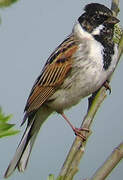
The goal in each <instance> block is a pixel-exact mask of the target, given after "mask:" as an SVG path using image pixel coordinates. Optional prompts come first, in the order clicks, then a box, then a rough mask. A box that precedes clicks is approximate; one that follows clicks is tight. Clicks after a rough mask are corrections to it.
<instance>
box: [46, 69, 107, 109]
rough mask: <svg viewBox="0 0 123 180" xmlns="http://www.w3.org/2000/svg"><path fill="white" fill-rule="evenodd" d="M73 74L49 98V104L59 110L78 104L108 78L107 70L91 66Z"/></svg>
mask: <svg viewBox="0 0 123 180" xmlns="http://www.w3.org/2000/svg"><path fill="white" fill-rule="evenodd" d="M73 74H74V75H73V76H71V77H70V78H67V79H66V80H65V82H64V83H63V85H62V86H61V87H60V89H58V90H57V91H56V92H55V93H54V94H53V95H52V96H51V97H50V98H49V102H48V103H47V105H48V106H50V107H51V108H52V109H53V110H55V111H57V112H62V111H63V110H65V109H68V108H70V107H72V106H74V105H76V104H78V103H79V102H80V100H81V99H82V98H84V97H86V96H88V95H90V94H92V93H93V92H95V91H96V90H98V89H99V88H100V87H101V85H102V84H103V83H104V82H105V81H106V78H107V76H106V73H105V72H103V73H102V71H99V70H98V71H97V69H96V70H95V69H89V68H88V70H87V69H86V71H85V70H84V69H82V70H80V72H79V71H78V72H77V73H76V75H75V73H73ZM102 75H103V76H102Z"/></svg>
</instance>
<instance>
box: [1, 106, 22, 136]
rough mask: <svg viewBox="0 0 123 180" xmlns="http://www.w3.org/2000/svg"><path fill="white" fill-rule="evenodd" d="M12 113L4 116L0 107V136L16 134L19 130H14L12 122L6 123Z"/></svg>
mask: <svg viewBox="0 0 123 180" xmlns="http://www.w3.org/2000/svg"><path fill="white" fill-rule="evenodd" d="M11 117H12V115H7V116H5V115H4V114H3V112H2V109H1V108H0V138H2V137H5V136H11V135H15V134H17V133H18V132H19V131H18V130H14V129H13V127H14V124H10V123H7V122H8V121H9V120H10V119H11Z"/></svg>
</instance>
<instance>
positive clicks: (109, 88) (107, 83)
mask: <svg viewBox="0 0 123 180" xmlns="http://www.w3.org/2000/svg"><path fill="white" fill-rule="evenodd" d="M103 86H104V87H105V88H106V90H109V94H111V86H110V85H109V82H108V81H106V82H105V83H104V84H103Z"/></svg>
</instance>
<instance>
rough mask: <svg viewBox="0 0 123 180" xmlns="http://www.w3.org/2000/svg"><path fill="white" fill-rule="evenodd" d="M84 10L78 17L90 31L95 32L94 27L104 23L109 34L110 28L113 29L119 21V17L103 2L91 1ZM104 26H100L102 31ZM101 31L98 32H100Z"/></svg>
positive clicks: (105, 31) (82, 24)
mask: <svg viewBox="0 0 123 180" xmlns="http://www.w3.org/2000/svg"><path fill="white" fill-rule="evenodd" d="M84 10H85V13H84V14H82V15H81V16H80V17H79V18H78V21H79V23H80V24H81V26H82V27H83V28H84V29H85V30H86V31H88V32H89V33H93V32H94V29H96V28H98V27H99V26H100V25H103V26H102V27H104V34H105V35H106V33H108V34H109V31H110V29H111V30H112V29H113V28H114V25H115V24H117V23H118V22H119V20H118V19H117V18H115V17H113V13H112V11H111V10H110V9H109V8H107V7H106V6H104V5H102V4H98V3H91V4H88V5H86V6H85V8H84ZM102 27H101V26H100V31H101V30H102V29H103V28H102ZM100 31H96V32H97V33H98V32H99V33H100Z"/></svg>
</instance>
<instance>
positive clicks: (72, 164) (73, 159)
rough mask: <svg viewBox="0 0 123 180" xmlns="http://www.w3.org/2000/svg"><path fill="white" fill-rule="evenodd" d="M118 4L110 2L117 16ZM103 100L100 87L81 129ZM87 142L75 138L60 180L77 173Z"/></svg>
mask: <svg viewBox="0 0 123 180" xmlns="http://www.w3.org/2000/svg"><path fill="white" fill-rule="evenodd" d="M118 4H119V1H118V0H113V1H112V6H111V7H112V10H113V13H114V15H117V13H118V12H119V9H118ZM116 34H117V33H116ZM122 53H123V35H122V36H121V35H120V40H119V57H118V60H119V59H120V57H121V55H122ZM110 79H111V78H110ZM109 81H110V80H109ZM105 98H106V89H105V88H104V87H102V88H101V89H100V90H99V91H98V92H96V93H95V94H93V95H92V97H91V98H89V106H88V112H87V114H86V116H85V118H84V120H83V122H82V125H81V128H87V129H90V127H91V124H92V122H93V119H94V116H95V114H96V112H97V110H98V109H99V107H100V105H101V104H102V102H103V101H104V99H105ZM84 133H85V134H84V135H85V136H86V137H87V140H88V137H89V136H90V134H91V133H89V134H87V132H84ZM87 140H86V142H82V140H81V138H79V137H76V138H75V140H74V142H73V145H72V147H71V149H70V151H69V153H68V156H67V158H66V160H65V162H64V164H63V167H62V169H61V171H60V173H59V177H60V176H61V177H62V180H72V179H73V177H74V175H75V174H76V172H77V171H78V165H79V163H80V159H81V158H82V156H83V154H84V151H85V146H86V143H87Z"/></svg>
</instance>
